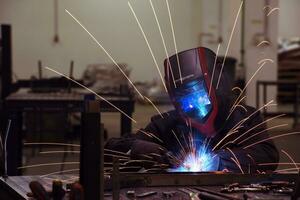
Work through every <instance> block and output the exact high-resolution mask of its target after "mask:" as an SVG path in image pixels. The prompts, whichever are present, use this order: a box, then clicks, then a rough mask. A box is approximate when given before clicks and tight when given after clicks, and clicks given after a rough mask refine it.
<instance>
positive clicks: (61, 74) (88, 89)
mask: <svg viewBox="0 0 300 200" xmlns="http://www.w3.org/2000/svg"><path fill="white" fill-rule="evenodd" d="M45 68H46V69H47V70H50V71H52V72H54V73H56V74H58V75H60V76H63V77H65V78H66V79H68V80H70V81H72V82H74V83H76V84H77V85H79V86H80V87H82V88H84V89H86V90H87V91H89V92H91V93H93V94H94V95H96V96H97V97H99V98H100V99H102V100H103V101H105V102H106V103H108V104H109V105H110V106H112V107H114V108H115V109H116V110H118V111H119V112H120V113H122V114H123V115H125V116H126V117H127V118H128V119H130V120H131V121H133V122H134V123H137V121H135V120H134V119H133V118H132V117H130V116H129V115H127V114H126V113H125V112H124V111H122V110H121V109H120V108H118V107H117V106H115V105H114V104H112V103H111V102H109V101H108V100H106V99H105V98H104V97H102V96H100V95H99V94H98V93H96V92H95V91H93V90H91V89H90V88H88V87H86V86H84V85H82V84H81V83H79V82H78V81H76V80H74V79H72V78H70V77H68V76H67V75H65V74H63V73H60V72H58V71H56V70H54V69H52V68H50V67H45ZM143 98H144V97H143Z"/></svg>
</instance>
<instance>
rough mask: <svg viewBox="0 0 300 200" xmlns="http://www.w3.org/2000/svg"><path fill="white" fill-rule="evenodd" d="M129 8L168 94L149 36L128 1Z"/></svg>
mask: <svg viewBox="0 0 300 200" xmlns="http://www.w3.org/2000/svg"><path fill="white" fill-rule="evenodd" d="M128 6H129V8H130V10H131V12H132V14H133V16H134V18H135V20H136V22H137V24H138V26H139V29H140V31H141V33H142V35H143V37H144V40H145V42H146V44H147V47H148V49H149V51H150V54H151V56H152V59H153V62H154V64H155V67H156V69H157V71H158V73H159V76H160V79H161V82H162V84H163V86H164V88H165V91H166V92H167V87H166V84H165V81H164V78H163V76H162V73H161V71H160V69H159V67H158V63H157V60H156V58H155V56H154V53H153V51H152V48H151V46H150V44H149V41H148V39H147V36H146V34H145V32H144V29H143V27H142V25H141V23H140V20H139V19H138V17H137V16H136V13H135V11H134V9H133V7H132V5H131V4H130V2H129V1H128Z"/></svg>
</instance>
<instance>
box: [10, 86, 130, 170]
mask: <svg viewBox="0 0 300 200" xmlns="http://www.w3.org/2000/svg"><path fill="white" fill-rule="evenodd" d="M91 96H92V98H94V95H92V94H90V93H87V92H86V91H84V90H81V89H75V90H72V91H71V92H70V93H67V92H56V93H33V92H30V89H27V88H26V89H25V88H24V89H19V90H18V91H17V92H15V93H12V94H10V95H9V96H8V97H7V98H6V99H5V108H6V112H7V113H8V119H11V120H12V121H11V122H12V123H11V129H10V133H9V135H10V136H12V137H8V142H7V147H8V149H7V152H8V175H18V174H20V173H19V171H18V170H17V168H18V167H19V166H21V163H22V162H21V161H22V146H23V145H22V124H23V123H22V117H23V113H24V112H26V111H36V112H42V111H49V110H51V111H64V112H68V113H69V112H81V113H82V112H83V110H84V101H85V99H89V98H91ZM104 97H105V99H106V100H108V101H109V102H110V103H112V104H113V105H115V106H116V107H118V108H119V109H121V110H122V111H123V112H124V113H126V114H127V115H128V116H132V114H133V112H134V100H133V99H132V98H131V97H126V96H104ZM99 104H100V105H101V106H100V113H101V112H119V111H118V110H117V109H115V108H113V107H112V106H111V105H109V104H108V103H107V102H105V101H103V100H101V99H99ZM120 120H121V127H120V133H121V134H125V133H131V130H132V121H131V120H130V119H128V118H127V117H126V116H125V115H124V114H122V113H121V116H120ZM84 129H85V130H87V131H89V130H91V129H93V127H86V128H84Z"/></svg>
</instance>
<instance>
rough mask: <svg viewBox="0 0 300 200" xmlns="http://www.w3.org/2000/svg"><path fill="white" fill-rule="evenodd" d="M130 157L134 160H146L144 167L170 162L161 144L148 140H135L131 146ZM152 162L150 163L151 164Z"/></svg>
mask: <svg viewBox="0 0 300 200" xmlns="http://www.w3.org/2000/svg"><path fill="white" fill-rule="evenodd" d="M130 156H131V159H134V160H147V161H149V162H147V161H145V162H144V164H145V163H147V164H146V166H144V167H145V168H149V167H152V166H153V165H157V164H166V165H169V164H170V160H169V156H168V151H167V149H165V148H164V147H163V146H161V145H159V144H156V143H153V142H148V141H145V140H136V141H134V142H133V144H132V146H131V152H130ZM151 163H152V164H151Z"/></svg>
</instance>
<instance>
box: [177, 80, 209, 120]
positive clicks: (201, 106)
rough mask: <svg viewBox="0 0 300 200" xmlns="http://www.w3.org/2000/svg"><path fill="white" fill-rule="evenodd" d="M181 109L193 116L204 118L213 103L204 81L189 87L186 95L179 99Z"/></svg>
mask: <svg viewBox="0 0 300 200" xmlns="http://www.w3.org/2000/svg"><path fill="white" fill-rule="evenodd" d="M177 102H178V103H179V105H180V108H181V110H182V111H183V112H184V113H185V114H186V115H188V116H189V117H191V118H195V119H200V120H202V119H203V118H205V117H206V116H207V114H208V113H209V112H210V110H211V109H212V105H211V102H210V99H209V96H208V93H207V90H206V87H205V86H204V83H203V82H200V83H197V84H194V85H193V86H192V87H190V88H188V92H187V94H185V95H182V96H180V97H179V98H178V99H177Z"/></svg>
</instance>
